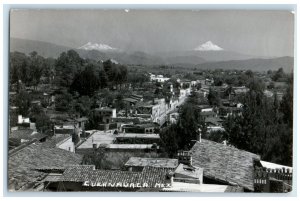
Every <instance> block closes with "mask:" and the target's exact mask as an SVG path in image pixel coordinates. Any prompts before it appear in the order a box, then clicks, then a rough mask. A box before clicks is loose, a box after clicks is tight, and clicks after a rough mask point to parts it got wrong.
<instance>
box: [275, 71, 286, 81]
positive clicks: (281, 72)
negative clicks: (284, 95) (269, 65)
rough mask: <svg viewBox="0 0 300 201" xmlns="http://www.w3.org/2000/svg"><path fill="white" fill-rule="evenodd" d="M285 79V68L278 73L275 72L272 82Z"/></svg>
mask: <svg viewBox="0 0 300 201" xmlns="http://www.w3.org/2000/svg"><path fill="white" fill-rule="evenodd" d="M284 77H285V73H284V71H283V68H279V69H278V70H277V71H276V72H275V74H274V75H273V76H272V80H273V81H275V82H276V81H278V80H279V79H281V78H284Z"/></svg>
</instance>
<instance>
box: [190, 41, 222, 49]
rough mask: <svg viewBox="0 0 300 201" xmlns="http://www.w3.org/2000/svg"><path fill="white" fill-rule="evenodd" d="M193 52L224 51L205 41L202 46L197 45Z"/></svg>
mask: <svg viewBox="0 0 300 201" xmlns="http://www.w3.org/2000/svg"><path fill="white" fill-rule="evenodd" d="M194 50H195V51H221V50H224V49H223V48H221V47H219V46H218V45H215V44H213V42H211V41H207V42H206V43H203V44H202V45H199V46H198V47H196V48H195V49H194Z"/></svg>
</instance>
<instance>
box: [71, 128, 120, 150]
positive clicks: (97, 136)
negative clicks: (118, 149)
mask: <svg viewBox="0 0 300 201" xmlns="http://www.w3.org/2000/svg"><path fill="white" fill-rule="evenodd" d="M114 140H115V135H114V134H113V131H107V132H104V131H96V132H94V133H93V134H92V135H90V136H89V138H88V139H87V140H86V141H85V142H83V143H82V144H81V145H80V146H79V147H78V148H77V149H87V148H93V144H99V145H100V144H112V143H113V142H114Z"/></svg>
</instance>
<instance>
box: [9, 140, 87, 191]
mask: <svg viewBox="0 0 300 201" xmlns="http://www.w3.org/2000/svg"><path fill="white" fill-rule="evenodd" d="M81 161H82V156H81V155H78V154H75V153H71V152H69V151H65V150H62V149H58V148H45V147H44V146H42V144H41V143H38V144H34V143H33V144H30V145H28V146H26V147H24V148H23V149H21V150H19V151H18V152H15V153H13V154H10V155H9V158H8V179H9V190H26V189H28V188H30V187H32V186H33V185H35V184H36V183H38V182H39V181H41V180H42V179H43V178H44V177H45V176H46V174H45V173H43V172H40V171H37V170H36V169H62V168H65V167H67V166H70V165H75V164H80V163H81Z"/></svg>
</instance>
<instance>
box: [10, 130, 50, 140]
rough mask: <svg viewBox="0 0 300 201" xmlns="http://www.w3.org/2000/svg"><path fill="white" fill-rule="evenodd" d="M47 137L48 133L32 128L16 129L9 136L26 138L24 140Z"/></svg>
mask: <svg viewBox="0 0 300 201" xmlns="http://www.w3.org/2000/svg"><path fill="white" fill-rule="evenodd" d="M44 137H46V135H44V134H41V133H38V132H34V131H33V130H32V129H21V130H14V131H12V132H11V133H10V134H9V138H15V139H24V140H32V139H38V140H39V139H41V138H44Z"/></svg>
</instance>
